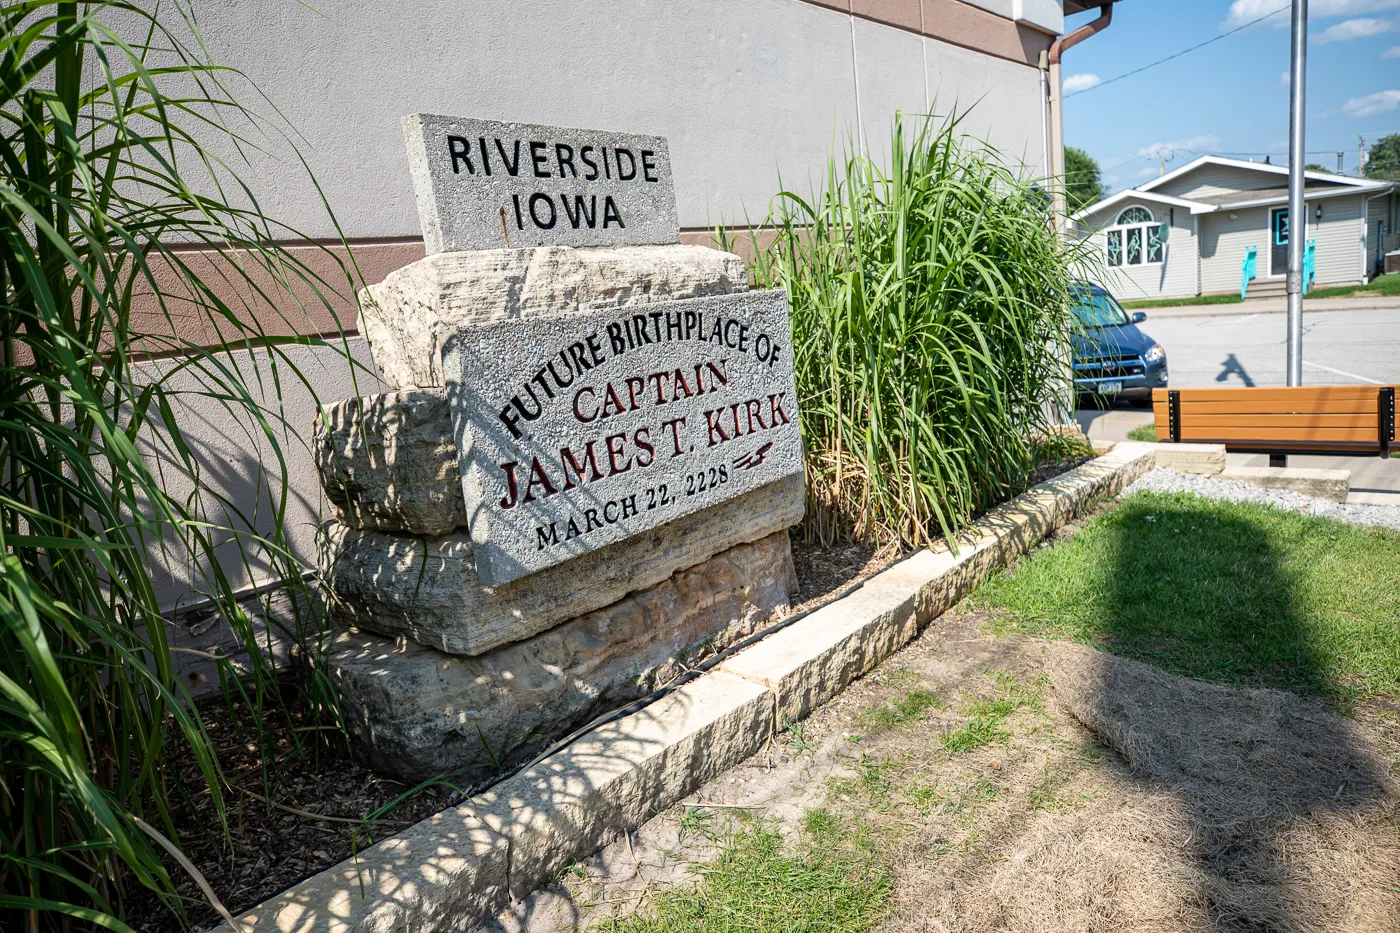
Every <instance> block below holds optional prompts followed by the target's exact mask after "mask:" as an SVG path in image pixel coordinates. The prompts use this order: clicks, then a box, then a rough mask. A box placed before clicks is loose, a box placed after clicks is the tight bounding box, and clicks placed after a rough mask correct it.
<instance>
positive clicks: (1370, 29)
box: [1317, 17, 1395, 45]
mask: <svg viewBox="0 0 1400 933" xmlns="http://www.w3.org/2000/svg"><path fill="white" fill-rule="evenodd" d="M1394 30H1395V23H1393V22H1392V21H1390V20H1388V19H1376V18H1374V17H1368V18H1363V19H1347V20H1342V21H1341V22H1340V23H1337V24H1336V25H1335V26H1328V27H1327V28H1326V29H1324V30H1322V32H1320V33H1319V34H1318V36H1317V41H1318V42H1319V43H1320V44H1323V45H1326V44H1327V43H1328V42H1348V41H1350V40H1352V39H1369V38H1370V37H1371V36H1379V35H1380V34H1381V33H1384V32H1393V31H1394Z"/></svg>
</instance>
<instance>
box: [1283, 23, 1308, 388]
mask: <svg viewBox="0 0 1400 933" xmlns="http://www.w3.org/2000/svg"><path fill="white" fill-rule="evenodd" d="M1292 39H1293V41H1292V55H1291V58H1292V61H1291V62H1290V66H1289V72H1290V74H1289V80H1288V384H1289V385H1291V386H1300V385H1302V384H1303V245H1304V239H1305V238H1306V236H1307V223H1308V217H1307V209H1306V208H1305V207H1304V205H1303V160H1304V159H1305V158H1306V155H1305V153H1306V152H1307V147H1306V146H1305V145H1304V142H1305V139H1304V136H1305V133H1304V124H1303V117H1304V112H1305V111H1304V107H1303V103H1304V99H1305V96H1306V81H1307V65H1308V0H1293V36H1292Z"/></svg>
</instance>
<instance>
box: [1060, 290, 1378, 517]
mask: <svg viewBox="0 0 1400 933" xmlns="http://www.w3.org/2000/svg"><path fill="white" fill-rule="evenodd" d="M1139 327H1141V328H1142V330H1144V331H1145V332H1146V333H1148V334H1150V335H1151V336H1152V338H1153V339H1154V340H1156V341H1157V342H1158V343H1160V344H1161V345H1162V346H1163V347H1165V348H1166V351H1167V365H1168V369H1169V372H1170V373H1171V385H1172V386H1174V387H1178V388H1188V387H1194V386H1281V385H1285V384H1286V383H1287V368H1286V367H1287V335H1288V320H1287V316H1286V315H1284V314H1281V313H1260V314H1246V315H1231V316H1223V315H1222V316H1202V317H1171V318H1166V317H1163V318H1157V319H1153V317H1152V311H1151V310H1149V311H1148V312H1147V320H1146V321H1145V322H1143V323H1142V324H1140V325H1139ZM1303 384H1304V385H1358V384H1360V385H1366V384H1388V385H1400V308H1376V309H1358V310H1347V311H1327V312H1325V313H1317V314H1313V315H1309V314H1307V311H1306V307H1305V309H1304V314H1303ZM1150 419H1151V415H1150V413H1148V412H1139V411H1133V410H1131V409H1129V408H1127V407H1126V406H1122V405H1117V406H1115V407H1114V409H1113V410H1111V411H1107V412H1102V411H1099V412H1093V411H1082V412H1079V413H1078V421H1079V423H1080V424H1081V425H1084V426H1085V427H1086V429H1087V430H1088V431H1089V433H1090V436H1091V437H1104V438H1107V439H1122V437H1124V436H1125V435H1126V434H1127V432H1128V431H1129V430H1130V429H1131V428H1132V427H1133V426H1134V425H1137V424H1141V423H1143V422H1145V421H1148V420H1150ZM1230 462H1231V465H1238V466H1265V465H1267V463H1268V458H1267V457H1262V456H1250V455H1247V454H1231V455H1230ZM1288 462H1289V465H1290V466H1300V467H1324V468H1330V469H1345V470H1351V497H1350V501H1351V502H1362V503H1365V502H1370V503H1375V504H1385V505H1396V504H1400V459H1391V460H1380V459H1376V458H1362V457H1289V458H1288Z"/></svg>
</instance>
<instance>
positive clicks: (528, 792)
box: [470, 671, 773, 898]
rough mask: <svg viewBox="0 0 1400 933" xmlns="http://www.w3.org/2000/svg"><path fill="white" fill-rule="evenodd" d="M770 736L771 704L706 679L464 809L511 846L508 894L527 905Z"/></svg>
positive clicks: (734, 683) (732, 684) (751, 689)
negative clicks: (537, 891) (526, 899)
mask: <svg viewBox="0 0 1400 933" xmlns="http://www.w3.org/2000/svg"><path fill="white" fill-rule="evenodd" d="M772 731H773V697H772V695H771V694H770V693H769V692H768V691H767V690H765V689H763V688H762V687H761V686H759V685H757V684H754V683H751V682H750V681H748V680H745V679H744V678H742V677H735V676H733V675H731V674H727V673H724V672H722V671H716V672H711V673H709V674H706V675H704V676H703V677H700V678H698V679H697V680H694V681H692V682H690V683H688V684H685V685H684V686H682V687H680V688H679V689H677V690H676V691H675V692H674V693H671V694H668V695H667V696H666V697H664V698H663V699H661V700H658V701H657V702H655V703H653V704H652V705H650V706H648V707H647V708H646V709H643V710H641V711H639V712H636V713H633V714H632V715H630V716H627V717H626V718H624V719H621V720H619V721H618V722H615V723H611V724H609V725H605V726H603V727H602V728H600V729H598V730H597V731H596V732H593V733H591V734H589V735H588V736H585V737H584V738H583V739H580V740H579V741H578V742H575V743H574V744H573V745H570V746H568V747H567V748H565V749H563V750H562V751H560V752H558V753H556V754H554V755H551V756H550V757H549V758H546V759H545V760H544V761H542V762H540V763H539V764H538V765H536V766H534V767H533V768H529V769H527V770H525V771H522V772H521V773H520V774H518V775H516V776H515V777H513V778H511V779H509V780H507V781H504V782H502V783H501V784H498V785H496V786H495V787H493V788H491V789H490V790H489V791H487V792H486V793H484V794H481V795H480V796H478V797H474V798H473V799H472V800H471V801H470V804H471V812H472V813H473V815H474V816H475V817H476V818H477V819H479V820H480V821H481V822H482V823H483V824H484V825H486V826H487V827H489V828H491V829H493V830H495V831H496V832H498V833H500V834H501V835H503V836H505V837H506V839H508V840H509V842H510V887H511V894H512V895H513V896H514V897H516V898H521V897H524V896H525V895H527V894H529V893H530V892H531V891H533V890H535V888H537V887H539V886H540V884H542V883H545V882H546V881H547V880H548V879H550V878H552V877H554V876H555V875H557V874H558V873H559V872H560V871H561V870H562V869H564V868H566V867H568V866H569V865H571V864H572V863H573V862H575V861H577V860H578V859H580V858H582V857H584V856H587V855H589V854H590V853H592V852H594V851H596V850H597V849H598V848H599V847H600V846H602V845H605V844H606V843H607V842H608V841H610V840H611V839H613V838H616V837H617V836H618V835H620V834H621V833H623V832H627V831H630V830H632V829H635V828H636V827H638V826H640V825H642V824H643V823H645V822H646V821H647V820H649V819H650V818H651V817H653V816H654V815H656V814H657V813H660V812H661V811H662V810H665V809H666V808H667V807H669V806H671V805H672V804H673V803H675V802H676V801H677V800H680V799H681V798H682V797H684V796H686V795H687V794H689V793H691V792H693V791H694V790H696V789H697V788H698V787H700V786H701V785H702V784H704V783H705V782H706V781H708V780H710V779H711V778H713V777H715V776H717V775H719V774H720V773H722V772H723V771H726V770H728V769H729V768H731V767H733V766H734V765H736V764H738V763H739V762H741V761H743V760H744V759H745V758H748V757H749V756H750V755H752V754H754V753H755V752H757V751H758V750H759V748H761V747H762V745H763V743H764V742H766V741H767V740H768V737H769V735H770V734H771V733H772Z"/></svg>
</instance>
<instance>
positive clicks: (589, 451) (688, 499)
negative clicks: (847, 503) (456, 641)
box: [442, 291, 802, 586]
mask: <svg viewBox="0 0 1400 933" xmlns="http://www.w3.org/2000/svg"><path fill="white" fill-rule="evenodd" d="M789 341H790V328H789V324H788V309H787V296H786V293H784V292H782V291H763V292H742V293H739V294H733V295H724V296H715V297H709V298H693V299H690V300H686V301H673V302H664V303H658V304H652V305H648V306H647V307H646V309H645V310H644V311H637V310H636V309H618V310H613V311H608V312H602V313H593V314H575V315H568V316H566V317H563V318H556V319H552V320H550V319H544V320H532V321H523V322H520V321H512V322H503V323H499V324H494V325H490V326H486V327H481V328H473V329H472V330H470V331H466V332H463V333H461V334H459V335H457V336H455V337H454V338H453V339H452V340H451V341H450V342H449V343H448V344H447V345H446V346H445V347H444V350H443V366H442V372H443V373H444V375H445V377H446V379H447V388H448V398H449V402H450V403H451V407H452V413H453V428H454V431H455V434H456V440H457V449H458V452H459V456H460V458H461V472H462V488H463V494H464V498H465V500H466V508H467V518H468V527H469V530H470V534H471V539H472V553H473V555H474V557H475V561H476V573H477V580H478V581H479V582H480V583H481V584H482V585H483V586H499V585H501V584H503V583H508V582H509V581H511V580H514V579H517V578H519V577H522V576H525V575H526V574H529V573H533V572H535V571H537V570H542V569H544V568H546V567H550V566H553V565H555V564H558V563H560V562H562V561H565V560H568V559H569V558H571V557H575V556H577V555H580V554H584V553H586V552H588V551H592V550H595V549H597V548H600V547H603V546H604V545H608V544H612V543H614V542H617V541H621V540H622V539H624V538H627V537H629V536H631V535H634V534H637V533H639V532H643V531H646V530H648V529H651V528H655V527H657V526H658V525H662V524H664V523H666V522H669V521H672V520H674V519H677V518H680V517H681V516H684V515H688V514H690V513H692V512H696V511H699V510H700V509H703V508H705V507H707V506H711V505H714V504H716V503H718V502H721V501H724V500H726V499H730V498H733V497H735V496H739V495H742V494H744V493H746V492H749V491H751V490H754V489H757V488H758V487H760V486H763V485H765V484H767V483H771V482H774V481H776V480H779V479H781V478H783V477H785V476H789V475H791V474H794V473H801V472H802V443H801V439H800V436H799V434H798V426H797V402H796V398H797V395H796V387H795V385H794V381H793V367H792V351H791V345H790V342H789Z"/></svg>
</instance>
